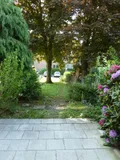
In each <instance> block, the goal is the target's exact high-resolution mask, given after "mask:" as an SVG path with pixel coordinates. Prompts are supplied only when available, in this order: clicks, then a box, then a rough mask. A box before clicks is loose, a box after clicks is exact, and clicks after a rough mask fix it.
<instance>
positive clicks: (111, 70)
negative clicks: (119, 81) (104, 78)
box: [108, 65, 120, 74]
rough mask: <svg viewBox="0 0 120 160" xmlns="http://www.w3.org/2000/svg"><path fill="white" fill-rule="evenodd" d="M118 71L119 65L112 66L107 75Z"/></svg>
mask: <svg viewBox="0 0 120 160" xmlns="http://www.w3.org/2000/svg"><path fill="white" fill-rule="evenodd" d="M118 70H120V65H112V66H111V68H110V69H109V71H108V74H111V73H115V72H117V71H118Z"/></svg>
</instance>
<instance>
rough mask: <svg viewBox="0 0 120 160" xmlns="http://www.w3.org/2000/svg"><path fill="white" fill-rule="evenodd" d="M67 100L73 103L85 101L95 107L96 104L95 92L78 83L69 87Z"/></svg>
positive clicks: (96, 96)
mask: <svg viewBox="0 0 120 160" xmlns="http://www.w3.org/2000/svg"><path fill="white" fill-rule="evenodd" d="M69 98H70V99H72V100H75V101H85V102H87V103H90V104H92V105H96V104H97V103H98V101H97V100H98V95H97V93H96V90H95V89H94V88H90V87H87V86H86V85H83V84H80V83H74V84H72V85H71V87H70V90H69Z"/></svg>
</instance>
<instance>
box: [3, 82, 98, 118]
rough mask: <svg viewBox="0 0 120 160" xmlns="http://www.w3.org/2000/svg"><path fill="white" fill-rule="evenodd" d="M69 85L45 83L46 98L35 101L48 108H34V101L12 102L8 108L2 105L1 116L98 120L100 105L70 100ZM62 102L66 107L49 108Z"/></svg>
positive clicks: (44, 93) (43, 86)
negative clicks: (26, 104)
mask: <svg viewBox="0 0 120 160" xmlns="http://www.w3.org/2000/svg"><path fill="white" fill-rule="evenodd" d="M69 87H70V85H69V84H64V83H54V84H43V85H42V92H43V95H44V100H42V101H38V102H34V103H37V105H48V107H47V109H46V108H45V109H34V108H33V104H34V103H31V104H30V105H29V106H21V105H19V104H11V105H10V107H8V109H7V107H6V109H5V107H4V108H3V107H1V109H0V118H93V119H96V120H98V119H99V116H98V115H100V107H88V106H85V105H83V104H81V103H80V102H72V101H70V99H69V96H68V91H69ZM61 103H63V105H64V108H62V106H60V107H59V108H57V107H55V108H54V109H53V108H52V109H51V108H49V106H50V105H51V106H52V105H55V106H57V105H58V106H59V105H60V104H61ZM4 110H5V111H4Z"/></svg>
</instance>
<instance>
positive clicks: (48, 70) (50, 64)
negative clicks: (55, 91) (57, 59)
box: [46, 59, 52, 83]
mask: <svg viewBox="0 0 120 160" xmlns="http://www.w3.org/2000/svg"><path fill="white" fill-rule="evenodd" d="M51 69H52V60H51V59H49V60H48V61H47V80H46V83H52V80H51Z"/></svg>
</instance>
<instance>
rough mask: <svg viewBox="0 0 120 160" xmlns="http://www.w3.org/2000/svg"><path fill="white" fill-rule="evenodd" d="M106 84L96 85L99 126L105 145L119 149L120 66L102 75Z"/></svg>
mask: <svg viewBox="0 0 120 160" xmlns="http://www.w3.org/2000/svg"><path fill="white" fill-rule="evenodd" d="M104 75H105V77H106V84H99V85H98V92H99V99H100V101H101V104H102V109H101V110H102V115H101V119H100V120H99V125H100V127H101V129H103V130H104V131H105V132H104V135H103V137H104V138H106V144H107V145H111V146H115V147H120V65H112V66H111V68H110V69H109V70H108V71H107V72H106V73H105V74H104Z"/></svg>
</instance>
